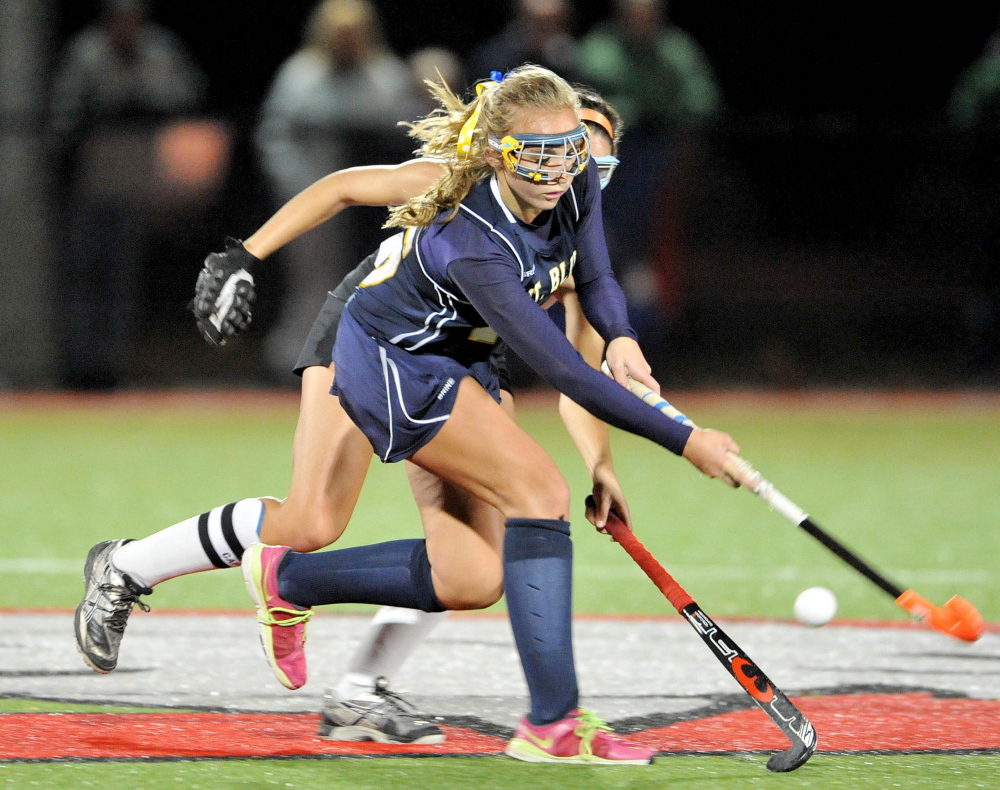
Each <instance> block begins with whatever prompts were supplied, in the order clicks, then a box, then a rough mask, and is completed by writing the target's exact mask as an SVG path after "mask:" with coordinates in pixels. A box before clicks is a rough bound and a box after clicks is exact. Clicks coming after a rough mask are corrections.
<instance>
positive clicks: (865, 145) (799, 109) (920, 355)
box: [53, 0, 998, 387]
mask: <svg viewBox="0 0 1000 790" xmlns="http://www.w3.org/2000/svg"><path fill="white" fill-rule="evenodd" d="M377 5H378V6H379V7H380V8H381V10H382V12H383V20H384V26H385V30H386V34H387V37H388V39H389V43H390V44H391V45H392V47H393V48H394V49H395V50H396V52H397V53H398V54H401V55H406V54H409V53H410V52H412V51H414V50H415V49H418V48H420V47H423V46H428V45H443V46H446V47H449V48H451V49H453V50H455V51H456V52H457V53H458V54H460V55H465V54H467V53H468V52H469V51H470V49H471V48H472V47H473V46H474V45H475V44H476V43H478V42H479V41H480V40H482V39H483V38H485V37H487V36H489V35H491V34H492V33H494V32H495V31H497V30H498V29H499V28H500V26H501V25H502V24H503V23H504V22H505V20H506V19H507V18H508V16H509V13H510V6H511V4H510V3H499V2H494V3H487V4H480V3H467V2H430V3H419V4H414V3H411V2H396V1H395V0H382V1H381V2H377ZM575 5H576V23H577V32H578V33H581V34H582V33H583V32H585V31H586V30H587V29H588V28H589V27H590V26H591V25H592V24H594V23H595V22H597V21H599V20H600V19H602V18H603V17H605V16H606V15H607V13H608V11H609V9H610V6H611V4H610V3H607V2H594V3H586V4H583V3H578V4H575ZM734 5H735V4H730V3H722V2H711V1H710V2H706V1H705V0H699V1H698V2H695V1H694V0H687V1H685V0H674V2H672V3H671V5H670V9H671V18H672V20H673V21H674V22H675V23H676V24H678V25H680V26H681V27H683V28H685V29H686V30H688V31H689V32H690V33H692V34H693V35H694V36H695V37H696V38H697V39H698V40H699V42H700V43H701V44H702V46H703V47H704V48H705V50H706V52H707V55H708V57H709V59H710V61H711V63H712V65H713V67H714V69H715V72H716V76H717V78H718V81H719V83H720V86H721V88H722V91H723V94H724V97H725V102H726V106H727V112H726V114H725V115H724V117H723V118H722V119H721V120H720V121H719V122H718V123H717V124H716V125H715V126H714V127H713V128H712V129H711V130H710V131H709V132H708V134H707V136H706V138H705V140H704V141H703V143H702V145H701V146H700V148H699V153H698V156H697V157H696V158H695V160H694V161H693V166H692V169H691V171H690V172H689V173H688V178H687V179H686V182H685V183H686V186H685V191H684V201H685V217H684V229H683V233H682V234H681V240H682V244H683V255H682V256H681V258H680V260H679V261H675V263H674V265H675V266H676V267H677V272H676V279H677V282H678V285H679V289H680V291H679V294H680V297H679V300H678V303H677V305H678V307H677V311H676V314H675V315H674V317H673V320H672V322H671V325H670V328H669V332H667V333H665V334H664V337H663V344H662V345H663V348H662V349H661V350H660V351H661V353H658V354H657V359H658V363H657V364H658V373H659V375H660V377H661V379H663V380H665V382H666V383H669V384H671V385H673V386H723V387H725V386H744V385H751V386H780V387H801V386H813V385H823V386H866V387H886V386H888V387H924V386H928V387H938V386H988V387H994V386H996V384H997V383H998V377H997V362H998V354H997V349H996V346H997V343H996V327H995V326H994V327H993V328H992V329H990V328H989V326H987V327H986V329H985V330H984V328H983V320H980V319H982V317H981V316H980V317H979V318H978V319H977V317H976V310H977V309H978V308H977V304H978V303H977V302H976V300H977V299H978V298H979V296H980V295H981V293H980V291H981V289H980V288H979V286H978V285H977V283H979V282H980V281H981V280H982V277H983V272H984V271H987V272H988V271H989V270H990V269H993V268H995V262H994V260H993V259H992V258H991V253H990V251H989V250H985V249H984V245H983V242H982V239H983V237H984V235H989V234H991V233H992V222H993V216H992V214H991V213H990V212H989V211H984V206H986V205H987V201H985V200H983V199H981V195H980V191H981V190H982V189H983V186H982V185H981V184H979V183H977V173H979V174H981V168H980V163H977V162H976V161H974V160H973V159H970V156H969V152H968V151H967V149H966V148H965V147H964V146H963V143H962V141H961V140H958V139H956V137H955V135H954V134H953V133H952V132H951V130H949V129H948V127H947V126H946V124H945V122H944V115H943V110H944V106H945V103H946V101H947V97H948V94H949V92H950V90H951V88H952V86H953V84H954V81H955V79H956V78H957V76H958V75H959V73H960V72H961V70H962V69H964V68H965V67H966V66H967V65H968V64H970V63H971V62H972V61H973V60H974V59H975V58H976V57H977V56H978V55H979V53H980V52H981V50H982V47H983V44H984V43H985V41H986V40H987V38H988V36H989V35H990V33H991V32H992V31H993V30H994V27H995V24H996V21H997V10H998V9H997V7H996V6H995V5H991V4H984V6H978V5H974V6H962V7H961V8H958V7H956V8H955V10H954V12H952V13H946V12H945V10H944V9H941V8H937V9H936V10H935V12H934V13H928V12H926V11H918V10H915V9H914V7H913V6H911V5H909V4H902V3H882V4H872V3H840V4H835V3H829V4H827V3H824V4H808V3H797V4H790V3H764V4H753V5H749V4H739V5H738V6H737V7H733V6H734ZM96 7H97V6H96V3H94V2H80V1H79V0H75V1H73V2H69V0H67V1H65V2H62V3H60V4H59V5H58V11H57V13H58V18H57V20H56V25H55V31H56V34H57V38H58V39H59V40H60V41H61V40H63V39H65V38H66V37H67V36H68V35H70V34H71V33H73V32H74V31H76V30H77V29H79V28H80V27H81V26H83V25H84V24H85V23H87V22H88V21H90V20H91V19H92V18H93V16H94V14H95V11H96ZM311 7H312V3H309V2H303V1H302V0H281V1H278V0H272V1H265V0H249V1H246V0H244V2H234V1H233V0H211V1H210V2H202V3H198V4H189V3H177V2H172V3H167V2H160V3H159V4H156V5H154V7H153V8H154V12H153V17H154V19H156V20H157V21H160V22H162V23H164V24H166V25H167V26H169V27H171V28H172V29H173V30H175V31H176V32H177V33H179V34H180V35H181V37H182V38H183V39H184V40H185V41H186V43H187V44H188V46H189V47H190V49H191V51H192V53H193V54H194V56H195V57H196V59H197V60H198V61H199V63H200V65H201V66H202V68H204V69H205V70H206V72H207V73H208V74H209V77H210V80H211V82H210V105H211V109H212V111H213V112H214V113H215V114H217V115H219V116H221V117H224V118H227V119H230V120H232V121H233V122H234V124H235V127H236V129H237V160H236V167H235V169H234V174H233V178H232V179H231V184H230V186H229V191H230V194H229V196H228V197H227V199H226V200H225V201H224V202H223V203H222V204H221V205H220V206H219V207H218V208H217V210H216V211H214V212H212V213H210V214H207V215H206V216H204V217H201V218H200V220H199V221H197V222H195V223H193V224H192V225H191V227H189V228H188V229H187V230H188V232H187V233H186V234H185V235H184V238H183V239H177V238H174V239H173V240H172V241H164V244H166V245H167V246H170V245H173V249H172V250H171V254H172V255H175V256H179V258H184V259H185V260H189V261H190V264H191V265H190V266H177V267H170V268H169V269H168V270H167V271H162V270H161V271H158V272H154V273H151V274H150V277H149V281H148V283H147V293H148V298H149V299H150V300H151V302H152V303H154V305H155V309H153V310H151V314H152V315H153V317H152V318H151V319H150V323H151V327H150V334H151V338H152V341H151V342H152V343H153V344H154V347H155V348H157V354H156V356H157V364H156V365H150V364H149V363H148V361H147V362H144V361H143V360H137V361H136V366H135V367H136V369H135V375H136V378H137V379H140V380H142V381H145V382H148V383H152V384H156V383H162V384H167V383H173V382H177V381H180V382H183V381H185V380H198V381H216V380H229V381H237V382H239V381H245V382H249V383H252V382H253V381H254V376H255V370H254V362H253V360H254V349H255V343H257V342H259V338H260V337H261V335H262V334H263V332H262V330H263V329H266V327H267V325H268V321H269V320H270V318H271V315H272V312H271V311H270V310H269V309H268V306H267V305H268V300H269V299H271V300H272V301H271V303H272V304H273V298H274V297H275V296H276V294H278V293H280V289H281V281H280V275H278V274H275V273H274V271H276V270H274V271H272V272H271V273H270V274H269V275H265V276H264V282H263V283H262V289H261V290H262V293H264V294H265V296H264V297H263V298H262V301H261V305H260V308H259V310H258V313H257V315H256V316H255V322H256V324H255V326H254V328H253V330H252V331H251V333H250V334H249V336H248V337H247V338H245V339H242V340H241V341H240V343H242V345H240V344H235V345H234V346H232V347H229V348H227V349H225V350H224V351H223V352H222V354H217V353H215V352H211V354H212V355H210V352H209V351H208V350H207V349H205V348H201V347H199V346H198V345H197V342H196V341H197V338H196V336H194V334H193V330H191V328H190V326H188V324H190V321H189V318H188V316H187V315H186V314H185V313H184V311H183V309H181V308H180V305H181V304H182V303H183V301H185V300H186V299H187V298H188V296H187V295H188V293H189V291H190V289H191V285H192V283H193V280H194V275H195V274H196V272H197V268H198V266H199V265H200V258H201V257H203V256H204V254H205V252H207V251H208V250H210V249H213V248H216V247H217V246H218V244H219V242H220V241H221V238H222V236H224V235H227V234H233V235H241V234H242V235H246V234H248V233H249V232H251V231H252V230H253V229H254V228H255V227H256V226H257V224H259V223H260V222H261V221H263V220H264V219H265V218H266V217H267V216H268V215H269V213H270V211H271V210H272V208H273V207H272V206H271V205H270V203H269V202H268V200H267V197H266V194H265V193H264V189H263V186H262V183H261V181H260V178H259V173H258V172H257V171H256V165H255V163H254V157H253V154H252V152H251V150H250V148H249V145H248V135H249V133H250V131H251V129H252V126H253V123H254V119H255V115H256V111H257V108H258V106H259V104H260V101H261V100H262V98H263V96H264V93H265V91H266V89H267V87H268V84H269V81H270V79H271V77H272V75H273V74H274V72H275V70H276V69H277V67H278V65H279V64H280V63H281V62H282V61H283V60H284V59H285V58H286V57H287V56H288V55H289V54H290V53H291V52H292V51H293V50H294V49H295V48H296V46H297V45H298V43H299V38H300V31H301V27H302V23H303V21H304V19H305V18H306V16H307V14H308V12H309V10H310V8H311ZM58 43H59V42H56V44H57V46H55V47H53V52H56V51H57V50H58ZM471 76H472V77H478V76H481V75H471ZM626 143H627V138H626ZM625 153H626V155H627V147H626V148H625ZM613 190H614V185H612V187H611V188H610V189H609V191H608V196H607V198H608V199H612V198H613V194H614V193H613ZM987 226H988V227H987ZM269 290H270V292H269ZM986 323H987V324H988V323H989V322H988V321H987V322H986ZM198 342H200V341H198Z"/></svg>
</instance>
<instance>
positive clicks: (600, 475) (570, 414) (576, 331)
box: [559, 288, 632, 529]
mask: <svg viewBox="0 0 1000 790" xmlns="http://www.w3.org/2000/svg"><path fill="white" fill-rule="evenodd" d="M559 298H560V299H561V301H562V303H563V306H564V307H565V308H566V337H568V338H569V340H570V342H571V343H572V344H573V347H574V348H576V350H577V351H579V352H580V356H582V357H583V358H584V360H586V362H587V364H588V365H590V366H591V367H593V368H596V369H598V370H599V369H600V366H601V358H602V356H603V353H604V340H603V339H602V338H601V336H600V335H599V334H597V330H595V329H594V327H593V326H591V325H590V322H588V321H587V319H586V318H585V317H584V315H583V310H582V309H581V307H580V300H579V299H577V297H576V294H575V292H574V291H573V290H572V288H569V289H566V290H564V291H562V292H561V293H560V294H559ZM559 416H560V417H561V418H562V420H563V423H564V424H565V425H566V430H567V431H568V432H569V435H570V437H571V438H572V439H573V443H574V444H575V445H576V447H577V450H578V451H579V452H580V456H581V457H582V458H583V462H584V464H586V466H587V471H588V472H589V473H590V478H591V480H592V481H593V491H592V494H593V500H594V503H595V507H593V508H591V507H590V506H589V504H588V507H587V514H586V515H587V520H588V521H590V522H591V523H592V524H593V525H594V526H595V527H597V528H598V529H603V528H604V525H605V524H606V523H607V519H608V513H609V512H610V511H612V510H613V511H614V512H615V513H617V514H618V517H619V518H620V519H621V520H622V521H624V522H625V523H626V524H627V525H628V526H629V527H630V528H631V524H632V517H631V514H630V512H629V508H628V502H627V501H626V500H625V494H624V493H623V492H622V488H621V485H620V484H619V482H618V477H617V475H616V474H615V469H614V462H613V460H612V456H611V439H610V437H609V435H608V426H607V424H606V423H603V422H601V421H600V420H599V419H597V418H596V417H595V416H594V415H592V414H591V413H590V412H588V411H587V410H586V409H584V408H583V407H582V406H579V405H578V404H576V403H574V402H573V401H572V400H570V399H569V398H568V397H566V396H565V395H562V394H560V396H559ZM588 502H589V500H588Z"/></svg>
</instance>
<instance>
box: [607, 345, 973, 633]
mask: <svg viewBox="0 0 1000 790" xmlns="http://www.w3.org/2000/svg"><path fill="white" fill-rule="evenodd" d="M604 372H605V373H607V374H608V375H610V372H609V370H608V368H607V363H605V365H604ZM629 389H630V390H631V391H632V394H634V395H635V396H637V397H638V398H641V399H642V401H643V402H644V403H647V404H649V405H650V406H652V407H653V408H654V409H658V410H659V411H661V412H663V413H664V414H666V415H667V416H668V417H670V418H671V419H672V420H676V421H677V422H680V423H684V424H685V425H690V426H691V427H693V428H697V427H698V426H697V425H695V424H694V422H693V421H692V420H691V419H690V418H688V417H687V416H686V415H684V414H683V413H682V412H681V411H679V410H678V409H676V408H675V407H674V406H673V405H671V403H670V402H669V401H667V400H666V399H665V398H663V397H662V396H661V395H659V394H657V393H655V392H653V391H652V390H651V389H650V388H649V387H647V386H646V385H645V384H642V383H640V382H638V381H636V380H635V379H629ZM724 470H725V472H726V474H727V475H729V476H730V477H731V478H733V480H735V481H736V482H737V483H739V484H740V485H741V486H743V487H744V488H746V489H747V490H748V491H752V492H753V493H754V494H756V495H757V496H758V497H760V499H761V500H763V501H764V502H765V503H766V504H767V505H768V507H770V508H771V509H772V510H776V511H778V513H779V514H781V515H782V516H784V517H785V518H786V519H787V520H788V521H790V522H791V523H792V524H794V525H795V526H797V527H801V528H802V529H803V530H805V531H806V532H808V533H809V534H810V535H812V536H813V537H814V538H816V540H818V541H819V542H820V543H822V544H823V545H824V546H826V547H827V548H828V549H829V550H830V551H832V552H833V553H834V554H836V555H837V556H838V557H840V559H842V560H844V562H846V563H847V564H848V565H850V566H851V567H852V568H854V569H855V570H856V571H858V572H859V573H861V574H862V575H863V576H865V577H867V578H868V580H869V581H871V582H873V583H874V584H876V585H877V586H879V587H880V588H882V590H884V591H885V592H887V593H888V594H889V595H891V596H892V597H893V599H895V601H896V605H897V606H899V607H901V608H902V609H905V610H906V611H908V612H909V613H910V614H912V615H914V616H916V617H918V618H919V619H921V620H923V621H924V622H925V623H927V624H928V625H929V626H931V627H932V628H936V629H937V630H938V631H941V632H942V633H945V634H948V635H949V636H953V637H955V638H956V639H964V640H965V641H966V642H975V641H976V640H977V639H979V637H980V636H981V635H982V633H983V618H982V616H981V615H980V614H979V612H978V611H977V610H976V607H975V606H973V605H972V604H971V603H969V602H968V601H967V600H965V599H964V598H961V597H959V596H957V595H956V596H954V597H952V598H950V599H948V600H947V601H946V602H945V603H944V605H943V606H937V605H936V604H933V603H931V602H930V601H928V600H927V599H926V598H924V597H923V596H922V595H919V594H917V593H916V592H914V591H913V590H904V589H903V588H902V587H900V586H899V585H898V584H895V583H893V582H891V581H889V580H888V579H887V578H886V577H885V576H883V575H882V574H881V573H879V572H878V571H877V570H875V569H874V568H873V567H872V566H871V565H869V564H868V563H867V562H865V561H864V560H863V559H861V558H860V557H859V556H858V555H857V554H855V553H854V552H853V551H851V550H850V549H849V548H847V547H846V546H845V545H844V544H843V543H841V542H840V541H838V540H837V539H836V538H834V537H833V536H832V535H830V534H829V533H828V532H826V531H824V530H822V529H820V527H819V526H817V525H816V523H815V522H814V521H812V519H810V518H809V514H808V513H806V512H805V511H804V510H803V509H802V508H800V507H799V506H798V505H796V504H795V503H794V502H792V500H790V499H789V498H788V497H786V496H785V495H784V494H782V493H781V492H780V491H778V489H777V488H775V487H774V484H773V483H771V482H770V481H768V480H766V479H765V478H764V476H763V475H761V473H760V472H758V471H757V470H756V469H754V468H753V466H751V465H750V463H749V462H748V461H744V460H743V459H742V458H740V457H739V456H738V455H734V454H733V453H730V454H729V462H728V463H727V464H726V465H725V467H724Z"/></svg>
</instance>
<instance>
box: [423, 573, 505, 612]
mask: <svg viewBox="0 0 1000 790" xmlns="http://www.w3.org/2000/svg"><path fill="white" fill-rule="evenodd" d="M434 589H435V595H437V598H438V600H439V601H440V602H441V605H442V606H444V607H445V608H446V609H451V610H452V611H456V612H458V611H468V610H471V609H486V608H488V607H490V606H493V604H495V603H496V602H497V601H499V600H500V599H501V598H502V597H503V580H502V579H498V580H496V581H494V582H492V583H490V582H489V581H487V580H483V579H481V580H478V581H476V582H474V583H471V584H463V585H449V586H448V588H447V589H443V590H438V585H437V584H435V585H434Z"/></svg>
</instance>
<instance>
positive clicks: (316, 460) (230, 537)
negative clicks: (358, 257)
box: [76, 366, 371, 672]
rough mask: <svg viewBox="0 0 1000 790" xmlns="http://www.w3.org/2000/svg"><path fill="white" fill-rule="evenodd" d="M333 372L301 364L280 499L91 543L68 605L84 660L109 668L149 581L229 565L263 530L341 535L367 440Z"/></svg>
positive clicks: (304, 536)
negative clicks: (80, 589)
mask: <svg viewBox="0 0 1000 790" xmlns="http://www.w3.org/2000/svg"><path fill="white" fill-rule="evenodd" d="M332 381H333V370H332V367H331V368H326V367H322V366H312V367H308V368H306V369H305V370H304V371H303V377H302V400H301V405H300V413H299V424H298V427H297V428H296V436H295V446H294V450H293V458H294V466H293V473H292V487H291V493H290V494H289V496H288V498H287V499H286V500H285V501H284V502H282V501H280V500H276V499H273V498H270V497H266V498H263V499H244V500H240V501H238V502H234V503H231V504H229V505H225V506H220V507H216V508H213V509H212V510H209V511H208V512H206V513H202V514H200V515H198V516H194V517H192V518H189V519H185V520H184V521H181V522H179V523H177V524H174V525H172V526H170V527H167V528H166V529H163V530H160V531H159V532H157V533H154V534H153V535H150V536H148V537H146V538H143V539H142V540H135V541H131V540H114V541H104V542H102V543H99V544H97V545H96V546H94V547H93V548H92V549H91V551H90V554H89V555H88V557H87V562H86V564H85V567H84V584H85V586H86V592H85V594H84V598H83V601H82V602H81V603H80V605H79V606H78V607H77V614H76V637H77V646H78V648H79V650H80V652H81V654H82V655H83V657H84V660H85V661H86V662H87V664H89V665H90V666H91V667H92V668H93V669H95V670H96V671H98V672H110V671H111V670H113V669H114V668H115V666H116V665H117V659H118V651H119V647H120V643H121V638H122V635H123V633H124V629H125V625H126V623H127V620H128V617H129V614H130V613H131V611H132V607H133V606H134V605H135V604H137V603H139V596H140V595H148V594H150V593H151V592H152V588H153V587H154V586H156V585H157V584H160V583H161V582H164V581H166V580H168V579H172V578H174V577H176V576H181V575H185V574H189V573H196V572H199V571H207V570H213V569H215V568H228V567H235V566H237V565H239V564H240V561H241V557H242V555H243V551H244V550H245V548H246V546H248V545H250V544H251V543H255V542H257V541H258V540H260V539H261V537H260V533H261V532H263V536H264V539H265V540H272V541H276V542H278V541H281V542H286V543H290V544H292V545H293V546H295V547H296V548H298V549H300V550H303V551H312V550H314V549H316V548H322V547H324V546H326V545H329V543H331V542H333V541H334V540H336V538H337V537H339V536H340V534H341V533H342V532H343V529H344V527H345V526H346V524H347V522H348V519H349V518H350V513H351V512H352V511H353V509H354V506H355V504H356V503H357V498H358V495H359V493H360V490H361V486H362V484H363V482H364V476H365V473H366V471H367V469H368V464H369V462H370V459H371V445H370V444H369V443H368V440H367V439H365V437H364V435H363V434H362V433H361V432H360V431H358V429H357V428H356V427H355V426H354V424H353V423H352V422H351V420H350V418H349V417H348V416H347V415H346V413H345V412H344V411H343V409H342V408H340V403H339V401H338V399H337V398H335V397H333V396H332V395H330V385H331V383H332ZM139 605H142V606H144V605H143V604H141V603H140V604H139Z"/></svg>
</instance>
